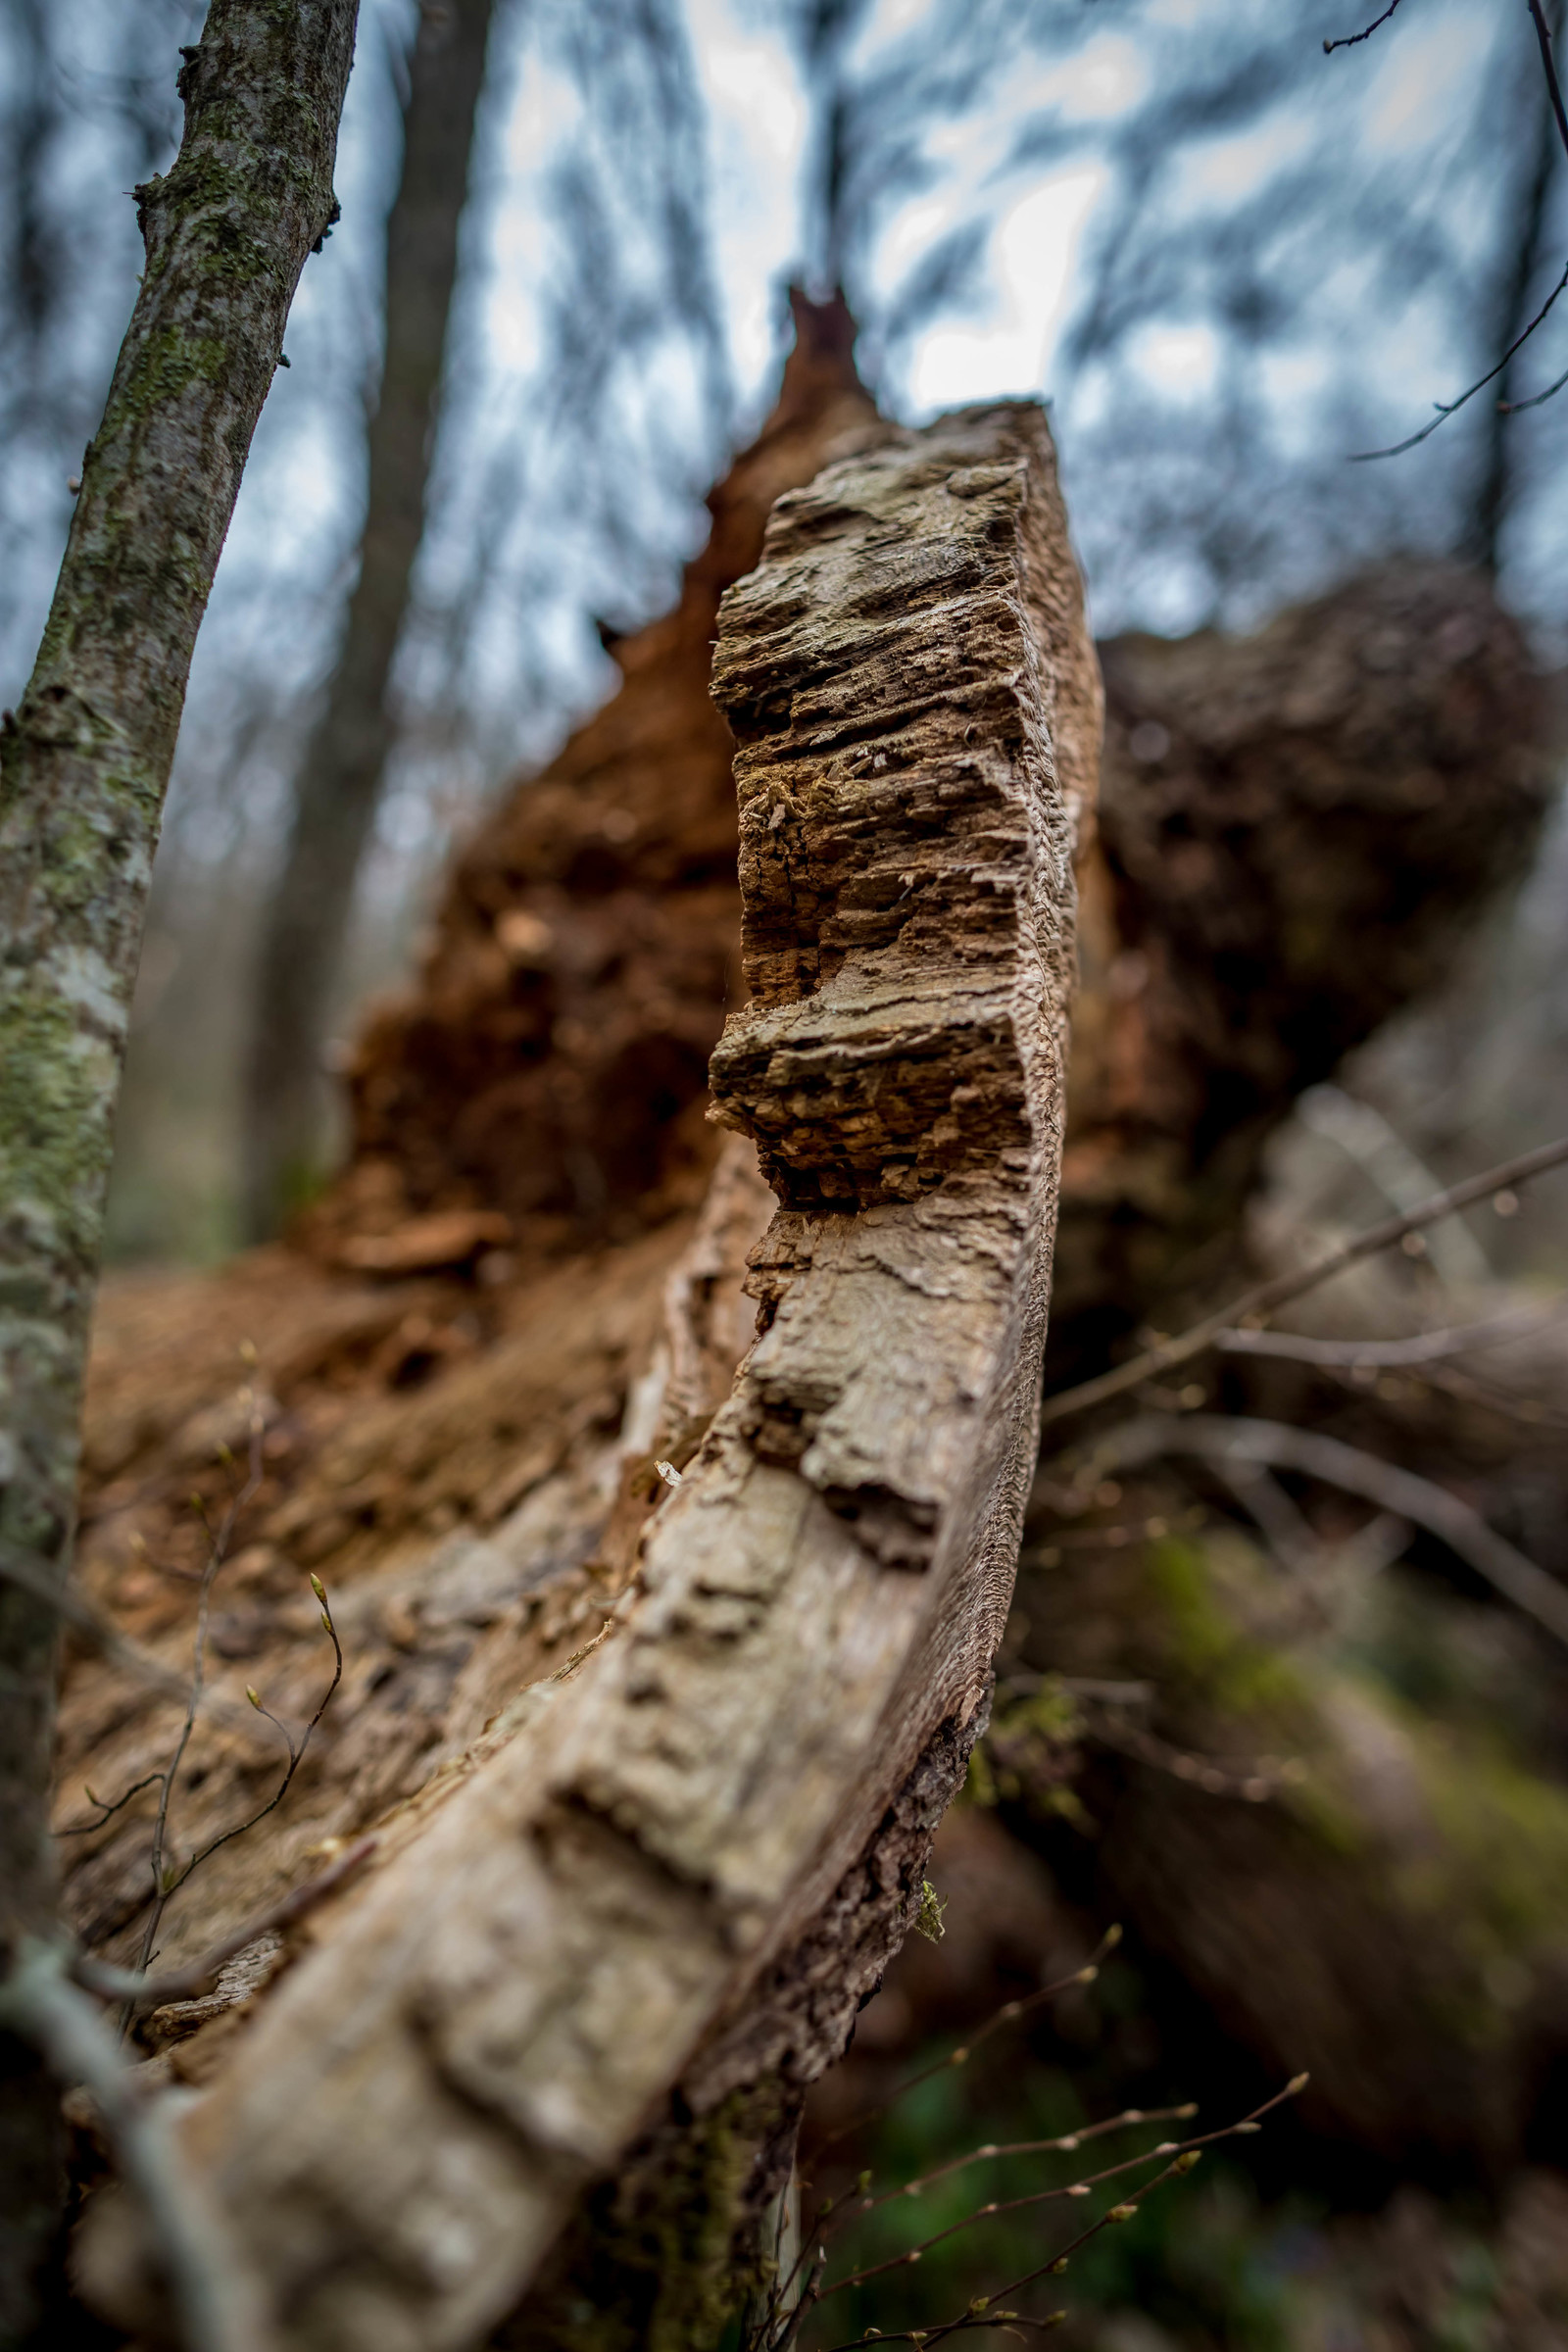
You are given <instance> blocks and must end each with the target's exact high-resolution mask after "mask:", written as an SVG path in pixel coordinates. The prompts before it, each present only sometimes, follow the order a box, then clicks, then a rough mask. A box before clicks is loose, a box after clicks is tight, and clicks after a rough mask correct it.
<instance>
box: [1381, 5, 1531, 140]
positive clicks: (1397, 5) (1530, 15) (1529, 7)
mask: <svg viewBox="0 0 1568 2352" xmlns="http://www.w3.org/2000/svg"><path fill="white" fill-rule="evenodd" d="M1526 4H1527V6H1528V7H1529V10H1530V20H1531V23H1532V24H1533V25H1535V28H1536V39H1537V40H1538V42H1539V43H1540V44H1541V70H1542V72H1543V73H1544V74H1545V76H1546V88H1547V90H1548V92H1549V93H1550V96H1551V111H1552V113H1553V115H1554V116H1555V117H1556V119H1557V136H1558V137H1559V138H1560V139H1561V141H1562V145H1563V153H1564V154H1565V155H1568V113H1565V112H1564V109H1563V103H1562V85H1561V84H1560V83H1559V81H1558V79H1557V66H1556V61H1555V59H1554V58H1553V57H1552V54H1551V27H1550V25H1548V24H1547V23H1546V18H1545V12H1544V9H1543V8H1542V5H1541V0H1526ZM1395 6H1396V7H1397V6H1398V0H1395Z"/></svg>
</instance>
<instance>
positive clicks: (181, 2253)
mask: <svg viewBox="0 0 1568 2352" xmlns="http://www.w3.org/2000/svg"><path fill="white" fill-rule="evenodd" d="M68 1967H69V1961H68V1959H67V1956H66V1955H65V1954H64V1953H63V1952H62V1951H61V1950H60V1949H59V1948H58V1947H57V1946H55V1945H52V1944H45V1943H37V1942H33V1943H28V1944H26V1945H25V1946H24V1947H23V1949H22V1952H21V1953H20V1955H19V1959H18V1964H17V1968H16V1970H15V1973H14V1974H13V1975H12V1977H11V1979H10V1980H9V1982H8V1983H7V1984H5V1985H0V2018H3V2019H4V2020H5V2022H6V2023H7V2024H8V2025H9V2026H10V2027H11V2028H12V2029H13V2030H14V2031H15V2032H17V2033H19V2034H25V2036H26V2038H27V2039H28V2040H29V2041H31V2042H32V2043H34V2044H35V2046H36V2047H37V2048H38V2049H39V2050H41V2051H42V2053H43V2055H44V2057H45V2059H46V2060H47V2062H48V2064H49V2065H50V2067H51V2068H52V2069H53V2070H54V2073H55V2075H56V2076H57V2077H58V2079H59V2080H60V2081H61V2082H66V2083H72V2082H79V2083H81V2084H83V2085H84V2086H85V2088H86V2089H87V2090H89V2091H90V2092H91V2093H92V2097H93V2100H94V2103H95V2104H96V2106H97V2109H98V2112H99V2114H100V2115H101V2116H102V2118H103V2121H104V2125H105V2128H106V2130H107V2131H108V2133H109V2137H110V2140H111V2142H112V2144H113V2147H114V2151H115V2155H116V2157H117V2159H118V2161H119V2164H120V2167H121V2170H122V2172H123V2176H124V2179H125V2180H126V2182H127V2183H128V2184H129V2186H130V2187H131V2188H133V2189H134V2190H135V2192H136V2194H137V2196H138V2197H139V2198H140V2200H141V2203H142V2205H143V2206H144V2207H145V2209H146V2213H147V2217H148V2220H149V2221H150V2223H151V2225H152V2229H153V2236H154V2240H155V2243H156V2245H157V2249H158V2254H159V2258H160V2260H161V2262H162V2264H163V2267H164V2270H165V2272H166V2275H167V2278H168V2282H169V2286H170V2290H171V2293H172V2297H173V2302H174V2308H175V2312H176V2314H177V2316H178V2321H179V2332H180V2335H181V2338H182V2339H183V2342H184V2344H185V2346H186V2348H187V2352H262V2347H263V2345H264V2342H265V2337H264V2334H263V2331H262V2328H261V2326H260V2323H259V2320H258V2318H257V2315H256V2314H255V2313H254V2312H253V2310H252V2309H251V2307H250V2298H249V2296H248V2295H247V2294H246V2291H245V2288H244V2286H243V2284H242V2282H241V2277H242V2275H241V2273H240V2270H239V2267H238V2265H237V2263H236V2261H235V2258H234V2254H233V2250H232V2248H231V2247H230V2246H229V2244H228V2242H227V2237H226V2233H225V2231H224V2229H223V2225H222V2221H221V2216H220V2215H219V2213H218V2212H217V2211H216V2209H215V2208H214V2207H212V2206H211V2205H210V2204H209V2202H208V2200H207V2198H206V2196H205V2194H204V2193H203V2190H202V2186H201V2183H200V2181H199V2180H197V2179H196V2178H195V2177H194V2176H193V2175H192V2174H190V2173H189V2172H188V2171H187V2170H186V2168H185V2167H184V2166H183V2164H182V2163H181V2161H180V2156H179V2150H178V2146H177V2144H176V2142H175V2139H174V2136H173V2133H172V2131H171V2129H170V2111H169V2102H168V2101H167V2100H166V2099H161V2098H156V2097H155V2098H152V2099H149V2098H147V2097H146V2096H145V2094H144V2093H143V2092H142V2090H141V2088H140V2086H139V2085H138V2084H137V2083H136V2082H135V2081H134V2079H133V2076H132V2073H131V2069H130V2068H129V2066H128V2065H127V2064H126V2063H125V2061H124V2060H123V2058H122V2057H121V2055H120V2051H119V2049H118V2047H117V2045H116V2041H115V2036H114V2032H113V2029H112V2028H111V2027H110V2026H109V2024H108V2023H107V2022H106V2021H105V2019H104V2017H103V2015H102V2013H101V2012H100V2011H99V2009H98V2007H97V2005H96V2004H95V2002H94V2001H93V2000H92V1998H91V1996H90V1995H89V1994H88V1993H86V1992H83V1991H82V1990H81V1988H80V1987H79V1986H78V1985H73V1983H72V1982H71V1981H70V1977H69V1975H68V1973H67V1971H68Z"/></svg>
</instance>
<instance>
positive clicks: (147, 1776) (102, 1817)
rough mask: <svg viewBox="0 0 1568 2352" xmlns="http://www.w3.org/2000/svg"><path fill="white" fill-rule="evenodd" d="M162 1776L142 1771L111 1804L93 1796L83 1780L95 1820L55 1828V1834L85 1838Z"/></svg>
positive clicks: (63, 1836)
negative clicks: (94, 1807)
mask: <svg viewBox="0 0 1568 2352" xmlns="http://www.w3.org/2000/svg"><path fill="white" fill-rule="evenodd" d="M163 1778H164V1776H163V1774H162V1773H161V1772H144V1773H143V1774H142V1776H141V1779H140V1780H139V1781H132V1782H131V1784H130V1787H129V1788H128V1789H125V1791H124V1792H123V1795H120V1796H117V1797H116V1798H115V1801H114V1803H113V1804H106V1803H105V1802H104V1800H103V1798H102V1797H101V1796H94V1794H93V1792H92V1790H91V1789H89V1788H88V1787H87V1785H86V1783H85V1782H83V1783H82V1794H83V1795H84V1796H85V1797H86V1799H87V1802H88V1804H89V1805H96V1806H97V1807H98V1818H97V1820H96V1821H78V1822H77V1823H76V1824H75V1825H74V1827H73V1828H71V1829H66V1830H56V1832H55V1836H56V1837H57V1838H85V1837H86V1836H87V1835H88V1833H89V1832H90V1831H92V1830H101V1829H102V1828H103V1826H104V1823H105V1822H106V1821H113V1820H114V1818H115V1815H116V1814H117V1813H119V1812H121V1811H122V1810H123V1808H124V1807H125V1806H126V1805H128V1804H129V1802H130V1800H131V1798H132V1797H133V1796H140V1794H141V1792H142V1790H143V1789H150V1788H151V1787H152V1785H153V1783H154V1782H155V1781H157V1782H158V1783H160V1785H161V1784H162V1782H163Z"/></svg>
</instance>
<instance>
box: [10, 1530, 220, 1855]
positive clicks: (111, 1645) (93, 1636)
mask: <svg viewBox="0 0 1568 2352" xmlns="http://www.w3.org/2000/svg"><path fill="white" fill-rule="evenodd" d="M0 1578H3V1579H4V1580H5V1581H6V1583H8V1584H12V1585H16V1586H18V1587H19V1588H20V1590H21V1591H22V1592H24V1593H26V1594H27V1595H28V1596H29V1598H31V1599H33V1600H37V1601H41V1602H42V1603H43V1605H44V1606H45V1607H46V1608H50V1609H53V1610H54V1612H55V1614H56V1616H57V1617H60V1618H63V1619H64V1621H65V1623H66V1624H67V1625H69V1626H70V1627H71V1630H72V1632H73V1633H76V1634H80V1635H81V1636H82V1638H83V1639H84V1640H85V1641H88V1642H91V1643H92V1644H93V1647H94V1648H95V1649H97V1650H98V1651H99V1652H100V1653H101V1654H102V1656H103V1657H104V1658H105V1659H107V1661H108V1663H109V1664H110V1665H111V1666H118V1667H119V1668H120V1669H121V1670H122V1672H123V1673H125V1674H129V1675H133V1676H134V1677H135V1679H136V1681H137V1682H139V1683H141V1684H143V1685H144V1686H145V1688H146V1689H147V1690H148V1691H156V1692H157V1694H158V1695H159V1696H160V1697H161V1698H177V1699H178V1700H179V1701H180V1703H181V1704H183V1703H184V1701H185V1699H186V1698H187V1697H188V1696H189V1694H190V1683H189V1680H188V1678H187V1677H186V1676H185V1675H182V1674H175V1672H174V1671H173V1669H172V1667H170V1666H166V1665H165V1664H164V1662H163V1660H162V1658H158V1657H155V1656H154V1655H153V1653H152V1651H151V1650H150V1649H144V1648H143V1647H142V1646H141V1644H140V1642H130V1641H127V1640H126V1638H125V1636H124V1635H123V1634H122V1633H121V1632H120V1631H119V1630H118V1628H116V1627H115V1626H112V1625H111V1624H110V1623H109V1621H108V1619H107V1618H105V1617H101V1616H100V1615H99V1614H98V1611H97V1610H96V1609H95V1608H94V1607H93V1605H92V1603H91V1602H90V1601H88V1600H84V1599H83V1598H82V1596H81V1594H80V1593H73V1592H72V1591H71V1589H70V1588H69V1587H67V1588H66V1589H64V1590H62V1589H61V1588H60V1587H58V1586H57V1585H55V1584H53V1583H52V1582H51V1580H50V1578H49V1577H48V1576H47V1575H46V1574H45V1573H44V1571H43V1570H41V1569H40V1568H38V1567H36V1566H35V1565H34V1563H33V1562H32V1560H31V1559H29V1558H28V1557H27V1555H26V1554H25V1552H20V1551H13V1550H11V1549H10V1548H9V1547H8V1546H7V1545H6V1544H4V1543H3V1541H0ZM203 1709H204V1712H206V1713H207V1714H209V1715H211V1717H212V1718H213V1720H214V1721H215V1722H219V1723H221V1724H222V1725H223V1728H224V1729H225V1731H239V1730H241V1729H243V1730H245V1731H247V1732H249V1733H250V1734H251V1735H252V1737H253V1738H254V1736H255V1724H254V1721H253V1719H252V1717H251V1714H250V1710H249V1709H248V1708H246V1707H237V1706H235V1705H233V1704H232V1703H231V1702H230V1701H229V1700H227V1699H222V1698H217V1697H213V1696H211V1695H207V1696H205V1697H204V1699H203ZM152 1777H153V1778H154V1779H156V1778H157V1777H158V1776H157V1775H156V1774H154V1775H153V1776H152ZM85 1826H87V1827H90V1828H94V1829H96V1828H98V1827H99V1826H100V1825H99V1824H98V1823H96V1822H94V1823H90V1824H88V1825H85Z"/></svg>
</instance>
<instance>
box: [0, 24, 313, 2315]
mask: <svg viewBox="0 0 1568 2352" xmlns="http://www.w3.org/2000/svg"><path fill="white" fill-rule="evenodd" d="M354 23H355V6H354V0H292V4H291V5H286V6H279V5H277V4H276V0H269V4H267V5H263V4H262V0H214V6H213V9H212V13H211V15H210V16H209V18H208V22H207V28H206V32H205V35H204V37H203V40H202V42H201V44H200V46H199V47H198V48H196V49H194V50H192V51H190V52H188V53H187V62H186V64H185V67H184V69H183V71H182V72H181V73H180V77H179V87H180V94H181V96H182V98H183V99H184V102H185V134H184V139H183V141H182V144H181V147H180V151H179V155H178V157H177V159H176V160H175V162H174V164H173V165H172V168H171V170H170V172H168V174H167V175H166V176H165V177H163V178H158V179H153V180H150V181H149V182H148V183H147V184H146V185H145V186H144V187H142V188H140V189H138V191H137V200H138V206H139V219H140V222H141V228H142V234H143V237H144V240H145V243H146V250H147V264H146V272H145V275H144V277H143V280H142V284H141V291H140V293H139V295H138V297H137V301H136V307H135V310H134V312H133V314H132V317H131V321H130V326H129V328H128V330H127V332H126V335H125V340H124V343H123V346H122V349H121V355H120V362H119V365H118V367H117V368H116V370H115V377H114V383H113V385H112V387H111V390H110V394H109V401H108V406H107V408H106V409H105V412H104V419H103V423H102V424H101V426H100V427H99V430H98V434H97V436H96V438H95V440H94V442H93V444H92V446H91V447H90V448H89V450H88V452H87V456H86V459H85V462H84V465H83V470H82V490H81V496H80V500H79V503H78V505H77V508H76V513H75V517H74V520H73V525H72V531H71V537H70V541H69V544H68V546H67V550H66V557H65V562H64V564H62V566H61V572H60V580H59V584H58V586H57V588H56V591H55V599H54V604H53V607H52V609H51V612H50V615H49V621H48V625H47V628H46V629H45V632H44V638H43V643H42V646H41V648H40V650H39V654H38V660H37V663H36V666H35V668H34V670H33V674H32V677H31V679H30V681H29V683H28V686H27V691H26V693H25V696H24V697H23V700H22V703H21V705H20V707H19V709H18V710H17V711H16V712H15V714H13V713H11V712H7V713H6V717H5V722H4V734H3V741H0V774H3V786H0V1073H3V1074H0V1400H3V1401H0V1411H3V1423H0V1482H3V1483H0V1657H3V1660H4V1673H5V1678H6V1680H5V1687H4V1703H3V1705H0V1824H3V1830H0V1838H3V1842H0V1965H3V1966H5V1967H7V1968H9V1966H10V1965H11V1964H12V1962H13V1961H14V1959H15V1956H16V1954H17V1951H18V1948H19V1946H20V1945H22V1944H23V1943H24V1942H25V1939H26V1938H28V1937H31V1936H46V1935H47V1934H48V1933H49V1931H50V1928H51V1925H52V1919H53V1903H54V1870H53V1865H52V1860H51V1856H50V1847H49V1839H48V1816H47V1809H46V1808H47V1799H48V1789H49V1768H50V1753H51V1745H52V1735H53V1722H54V1679H55V1651H56V1636H57V1633H58V1629H59V1605H60V1596H61V1595H62V1594H63V1592H64V1588H65V1582H66V1576H67V1572H68V1569H69V1566H70V1558H71V1544H72V1532H73V1520H74V1515H75V1485H76V1467H77V1457H78V1435H77V1429H78V1417H79V1411H80V1401H81V1380H82V1370H83V1364H84V1360H85V1355H86V1346H87V1325H88V1317H89V1313H90V1310H91V1305H92V1299H93V1290H94V1285H95V1282H96V1278H97V1272H98V1258H99V1249H100V1243H101V1236H102V1229H103V1212H104V1200H105V1194H106V1190H107V1185H108V1178H109V1161H110V1148H111V1135H112V1129H113V1122H114V1110H115V1100H116V1096H117V1093H118V1090H119V1084H120V1070H121V1062H122V1057H123V1051H124V1042H125V1028H126V1016H127V1010H128V1006H129V1002H130V993H131V987H132V984H133V982H134V980H135V976H136V962H137V957H138V955H139V952H140V944H141V926H142V917H143V912H144V908H145V905H146V895H147V886H148V881H149V878H150V874H151V869H152V858H153V849H154V845H155V843H156V840H157V835H158V824H159V816H160V811H161V809H162V806H163V799H164V793H165V789H166V787H167V784H168V780H169V769H170V763H171V760H172V757H173V750H174V739H175V736H176V734H177V732H178V728H179V717H180V710H181V707H182V704H183V701H184V694H185V685H186V680H187V678H188V675H189V670H190V659H191V651H192V648H193V647H194V645H195V642H196V632H197V629H198V627H199V625H200V622H201V616H202V613H203V611H204V609H205V606H206V602H207V597H208V593H209V590H210V589H211V586H212V581H213V575H214V572H215V571H216V569H217V566H218V558H219V552H220V550H221V547H222V544H223V536H224V533H225V532H226V530H227V528H228V521H229V516H230V515H231V514H232V512H233V506H234V498H235V494H236V492H237V490H238V488H239V480H240V473H241V469H242V467H243V466H244V462H245V457H246V453H247V452H248V450H249V447H250V441H251V435H252V433H253V432H254V430H255V426H256V419H257V417H259V416H260V414H261V409H262V403H263V402H264V401H265V399H266V397H267V392H268V388H269V386H270V383H271V380H272V374H273V370H274V369H275V368H276V366H277V362H278V356H279V353H280V351H281V348H282V337H283V326H284V321H285V319H287V317H288V310H289V305H290V303H291V302H292V300H293V296H294V289H295V286H296V285H297V283H298V281H299V274H300V270H301V269H302V268H303V266H304V262H305V257H306V255H307V253H308V252H310V250H311V249H312V247H313V246H315V245H319V242H320V240H321V237H322V236H323V234H324V233H325V230H326V228H327V225H328V222H329V221H330V219H331V217H332V213H333V199H332V165H333V158H334V155H335V152H336V144H337V125H338V119H339V116H340V113H341V110H342V103H343V91H344V87H345V84H346V82H347V78H348V72H349V65H350V60H351V58H352V55H353V45H354ZM57 2110H58V2099H57V2097H56V2095H55V2094H54V2093H53V2091H52V2090H51V2088H50V2086H49V2085H48V2084H47V2083H46V2082H45V2081H44V2080H43V2078H42V2076H41V2074H40V2072H39V2071H38V2069H37V2067H36V2065H35V2063H34V2062H33V2061H32V2059H31V2058H30V2057H29V2056H28V2055H27V2053H26V2052H25V2050H24V2049H23V2048H22V2047H21V2045H20V2044H19V2043H18V2042H16V2041H14V2040H11V2039H9V2038H7V2037H0V2341H6V2342H14V2341H17V2340H20V2338H21V2336H22V2334H23V2332H24V2330H25V2327H26V2326H27V2325H28V2313H29V2310H30V2307H31V2302H32V2293H33V2286H32V2280H33V2277H34V2274H35V2271H36V2267H37V2264H38V2261H39V2259H40V2256H41V2254H42V2252H43V2250H44V2248H45V2246H46V2245H47V2242H48V2239H49V2236H50V2234H51V2232H52V2230H53V2228H54V2226H55V2215H56V2205H57V2201H56V2197H55V2193H54V2192H55V2179H56V2174H57V2170H58V2165H57V2154H56V2141H57V2134H58V2130H59V2125H58V2113H57Z"/></svg>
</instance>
